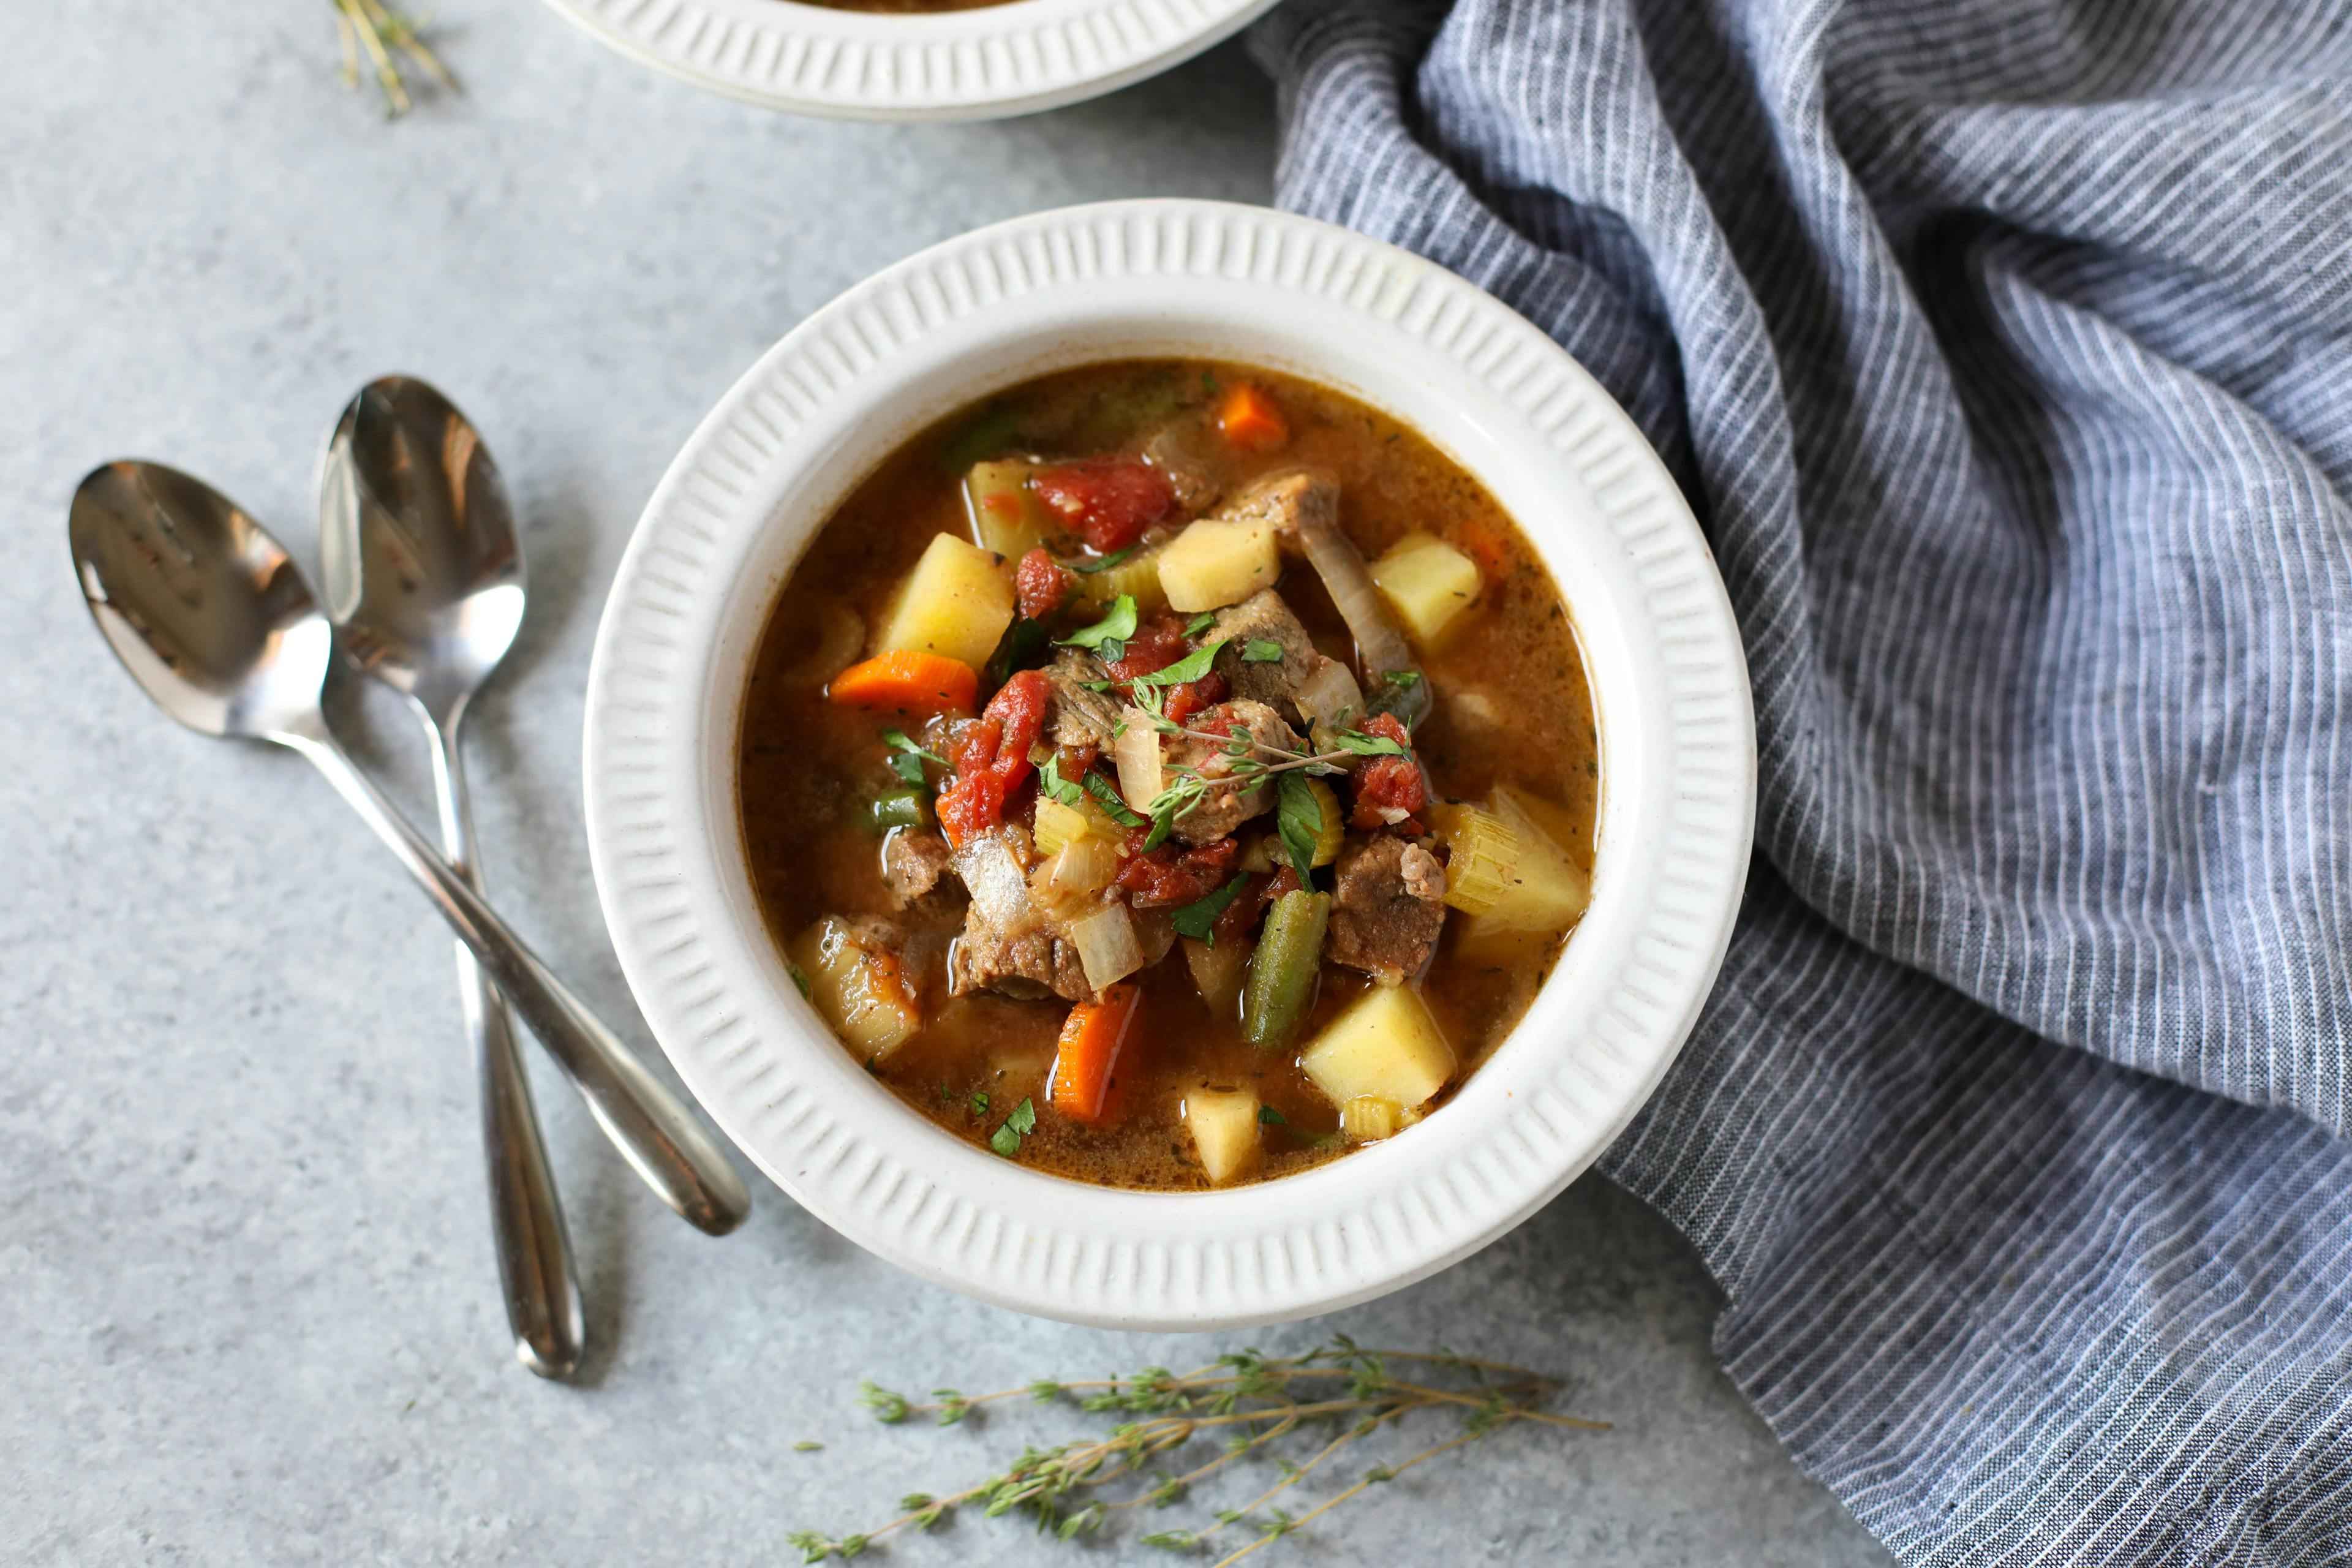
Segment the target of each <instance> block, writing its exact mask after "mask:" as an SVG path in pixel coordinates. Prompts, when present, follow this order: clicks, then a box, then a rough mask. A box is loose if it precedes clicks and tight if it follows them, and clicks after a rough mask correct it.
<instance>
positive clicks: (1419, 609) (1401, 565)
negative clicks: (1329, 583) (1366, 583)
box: [1372, 533, 1480, 648]
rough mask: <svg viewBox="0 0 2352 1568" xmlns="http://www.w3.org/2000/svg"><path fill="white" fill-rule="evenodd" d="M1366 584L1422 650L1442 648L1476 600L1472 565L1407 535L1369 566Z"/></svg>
mask: <svg viewBox="0 0 2352 1568" xmlns="http://www.w3.org/2000/svg"><path fill="white" fill-rule="evenodd" d="M1372 582H1373V583H1374V584H1376V585H1377V586H1378V587H1379V588H1380V591H1381V597H1382V598H1384V599H1386V600H1387V601H1388V602H1389V605H1390V607H1391V609H1393V610H1395V611H1396V613H1397V616H1398V617H1399V618H1400V619H1402V621H1403V622H1404V629H1405V631H1406V632H1407V633H1408V634H1410V635H1411V636H1412V640H1413V641H1414V642H1416V643H1418V644H1420V645H1421V646H1422V647H1423V648H1433V647H1437V646H1438V644H1439V643H1441V642H1443V641H1444V637H1445V634H1446V633H1447V632H1449V631H1451V630H1452V629H1453V627H1454V621H1455V619H1456V618H1457V617H1458V616H1460V615H1461V614H1462V612H1463V611H1465V610H1466V609H1468V608H1469V607H1470V606H1471V605H1474V604H1475V603H1476V602H1477V599H1478V589H1479V586H1480V584H1479V581H1478V563H1476V562H1475V561H1473V560H1471V559H1470V558H1469V557H1468V556H1467V555H1465V554H1463V553H1462V552H1460V551H1459V550H1456V549H1454V546H1452V545H1450V544H1448V543H1446V542H1445V541H1444V540H1442V539H1437V538H1433V537H1432V536H1431V535H1429V534H1426V533H1414V534H1409V535H1407V536H1406V537H1405V538H1402V539H1400V540H1398V541H1397V542H1396V543H1395V544H1394V545H1393V546H1391V548H1390V550H1389V552H1388V553H1387V554H1385V555H1382V556H1381V558H1380V559H1379V560H1378V561H1375V562H1373V563H1372Z"/></svg>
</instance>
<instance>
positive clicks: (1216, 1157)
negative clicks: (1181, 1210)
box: [1184, 1088, 1258, 1186]
mask: <svg viewBox="0 0 2352 1568" xmlns="http://www.w3.org/2000/svg"><path fill="white" fill-rule="evenodd" d="M1184 1125H1185V1126H1187V1127H1189V1128H1191V1129H1192V1146H1193V1147H1194V1148H1196V1149H1198V1150H1199V1151H1200V1152H1201V1168H1202V1170H1204V1171H1206V1172H1208V1173H1209V1180H1210V1181H1212V1182H1214V1183H1215V1184H1217V1185H1219V1186H1223V1185H1224V1184H1226V1183H1227V1182H1230V1181H1232V1180H1233V1179H1234V1177H1235V1176H1242V1175H1246V1174H1248V1173H1250V1172H1251V1171H1252V1170H1254V1169H1255V1168H1256V1166H1257V1155H1258V1133H1257V1096H1256V1095H1255V1094H1252V1093H1251V1092H1250V1091H1249V1090H1248V1089H1207V1088H1202V1089H1188V1090H1186V1091H1185V1094H1184Z"/></svg>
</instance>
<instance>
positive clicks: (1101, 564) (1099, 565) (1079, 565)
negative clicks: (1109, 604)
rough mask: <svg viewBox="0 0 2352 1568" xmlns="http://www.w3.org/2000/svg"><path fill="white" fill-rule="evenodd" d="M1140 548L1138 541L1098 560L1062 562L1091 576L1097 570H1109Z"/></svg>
mask: <svg viewBox="0 0 2352 1568" xmlns="http://www.w3.org/2000/svg"><path fill="white" fill-rule="evenodd" d="M1142 548H1143V546H1142V544H1141V543H1135V544H1130V545H1129V546H1128V547H1127V548H1126V549H1124V550H1114V551H1112V552H1110V553H1109V554H1108V555H1106V556H1104V557H1103V558H1102V559H1101V560H1099V561H1065V562H1063V563H1062V564H1063V565H1065V566H1067V567H1068V568H1069V569H1070V570H1071V571H1073V572H1076V573H1078V574H1082V575H1084V576H1087V577H1091V576H1093V575H1094V574H1096V573H1097V572H1108V571H1109V570H1110V569H1111V568H1112V567H1114V566H1116V565H1118V563H1120V562H1122V561H1124V560H1126V559H1127V558H1128V557H1129V556H1130V555H1132V554H1134V553H1135V552H1137V551H1139V550H1140V549H1142Z"/></svg>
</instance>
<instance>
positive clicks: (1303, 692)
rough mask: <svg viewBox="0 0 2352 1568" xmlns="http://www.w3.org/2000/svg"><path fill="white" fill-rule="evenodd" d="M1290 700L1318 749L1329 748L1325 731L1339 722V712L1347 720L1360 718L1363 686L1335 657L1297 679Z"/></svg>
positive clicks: (1335, 727) (1352, 720) (1362, 714)
mask: <svg viewBox="0 0 2352 1568" xmlns="http://www.w3.org/2000/svg"><path fill="white" fill-rule="evenodd" d="M1290 700H1292V701H1293V702H1296V703H1297V704H1298V711H1299V712H1300V713H1301V714H1302V715H1303V716H1305V718H1306V720H1307V728H1308V729H1309V730H1311V731H1314V734H1315V741H1316V745H1317V746H1318V749H1325V750H1328V748H1329V746H1330V745H1331V743H1332V742H1330V740H1329V738H1328V737H1329V732H1330V731H1332V730H1334V729H1337V728H1339V726H1340V724H1341V722H1342V715H1345V722H1346V723H1349V724H1361V723H1362V722H1363V721H1364V689H1363V688H1362V687H1360V686H1359V685H1357V684H1356V677H1355V673H1354V672H1353V671H1352V670H1350V669H1349V668H1348V667H1347V666H1346V665H1344V664H1342V663H1340V662H1339V660H1338V659H1336V658H1327V659H1325V660H1324V661H1323V662H1322V663H1320V664H1318V665H1317V666H1316V667H1315V673H1314V674H1312V675H1310V676H1308V677H1307V679H1304V680H1302V681H1300V682H1299V683H1298V689H1297V690H1296V691H1294V692H1292V693H1291V697H1290Z"/></svg>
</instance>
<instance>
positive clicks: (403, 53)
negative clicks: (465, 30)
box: [330, 0, 458, 120]
mask: <svg viewBox="0 0 2352 1568" xmlns="http://www.w3.org/2000/svg"><path fill="white" fill-rule="evenodd" d="M330 3H331V5H333V6H334V8H335V31H336V34H337V35H338V37H340V39H341V43H342V49H343V85H344V86H345V87H347V88H350V89H352V90H354V91H356V90H358V89H359V85H360V57H361V56H362V54H364V55H365V56H366V57H367V64H368V68H369V70H370V71H371V73H372V74H373V76H374V77H375V83H376V88H377V89H378V90H379V91H380V92H382V93H383V107H384V117H385V118H386V119H393V120H396V119H398V118H399V117H400V116H401V115H404V114H405V113H407V112H408V111H409V110H410V109H411V108H413V107H414V102H413V100H411V99H410V98H409V95H408V82H407V79H406V78H405V76H404V73H403V70H402V67H401V61H402V60H404V59H405V60H406V61H408V62H409V64H410V65H412V66H414V67H415V68H416V69H418V70H420V71H422V72H423V73H424V74H425V76H426V77H428V78H430V79H432V80H433V81H434V82H436V84H438V85H439V86H440V87H442V88H443V89H446V90H447V91H450V92H456V91H457V90H458V89H457V78H456V77H454V76H452V75H451V74H450V73H449V68H447V67H446V66H445V65H443V64H442V63H441V60H440V58H439V57H438V56H436V54H434V52H433V50H432V49H431V48H430V47H428V46H427V45H426V44H425V39H424V37H423V31H424V27H425V21H424V20H423V19H422V18H416V17H411V16H409V15H408V14H407V13H406V12H404V11H396V10H394V9H393V8H392V7H391V6H389V5H385V4H384V3H383V0H330Z"/></svg>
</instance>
